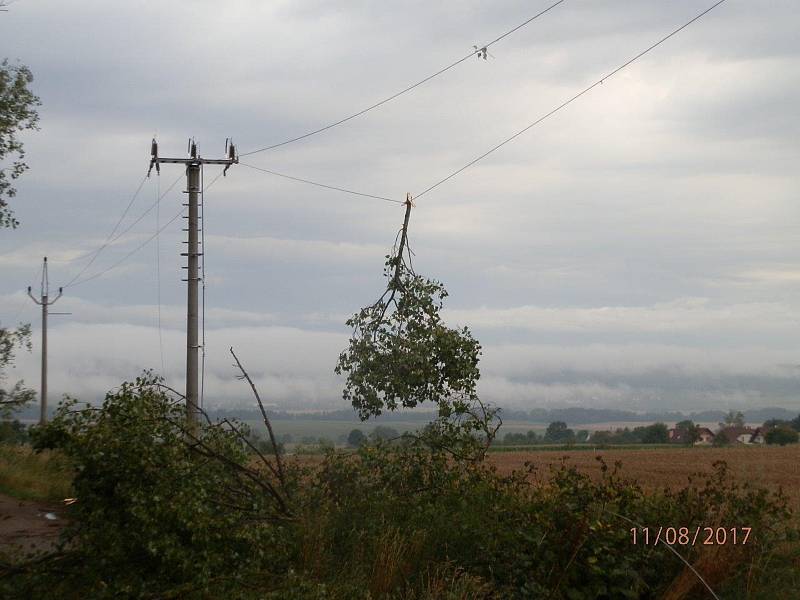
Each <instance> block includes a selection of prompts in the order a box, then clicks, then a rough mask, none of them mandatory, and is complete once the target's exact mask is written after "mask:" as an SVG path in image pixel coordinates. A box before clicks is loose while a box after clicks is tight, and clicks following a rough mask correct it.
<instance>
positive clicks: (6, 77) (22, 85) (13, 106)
mask: <svg viewBox="0 0 800 600" xmlns="http://www.w3.org/2000/svg"><path fill="white" fill-rule="evenodd" d="M32 82H33V74H32V73H31V71H30V69H28V67H25V66H23V65H18V64H17V65H11V64H9V62H8V60H3V61H2V62H0V161H4V160H6V159H7V158H9V157H14V158H13V159H12V161H13V162H12V163H11V166H10V167H9V168H5V169H0V227H12V228H13V227H16V226H17V225H19V222H18V221H17V220H16V219H15V218H14V213H13V212H12V210H11V209H10V208H9V206H8V199H9V198H13V197H14V196H15V195H16V193H17V192H16V190H15V189H14V187H13V186H12V181H13V180H15V179H17V178H19V177H20V175H22V174H23V173H24V172H25V171H27V170H28V165H27V164H26V163H25V161H24V158H25V149H24V147H23V144H22V142H21V141H20V140H19V139H18V138H17V134H18V133H19V132H21V131H24V130H26V129H38V126H37V123H38V121H39V114H38V113H37V111H36V107H37V106H39V105H40V104H41V103H40V101H39V98H38V97H37V96H36V95H35V94H34V93H33V92H32V91H31V90H30V87H29V86H30V84H31V83H32Z"/></svg>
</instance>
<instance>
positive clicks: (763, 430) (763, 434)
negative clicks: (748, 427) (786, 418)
mask: <svg viewBox="0 0 800 600" xmlns="http://www.w3.org/2000/svg"><path fill="white" fill-rule="evenodd" d="M768 431H769V429H768V428H767V427H759V428H757V429H756V430H755V431H754V432H753V435H752V436H750V443H751V444H765V443H766V442H767V432H768Z"/></svg>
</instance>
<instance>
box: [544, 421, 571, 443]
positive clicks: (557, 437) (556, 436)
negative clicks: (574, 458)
mask: <svg viewBox="0 0 800 600" xmlns="http://www.w3.org/2000/svg"><path fill="white" fill-rule="evenodd" d="M544 440H545V441H546V442H551V443H556V444H567V443H570V442H574V441H575V432H574V431H572V429H569V428H568V427H567V424H566V423H564V421H554V422H552V423H550V425H548V426H547V431H546V432H545V434H544Z"/></svg>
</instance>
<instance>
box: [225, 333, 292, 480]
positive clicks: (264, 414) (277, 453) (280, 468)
mask: <svg viewBox="0 0 800 600" xmlns="http://www.w3.org/2000/svg"><path fill="white" fill-rule="evenodd" d="M231 355H232V356H233V359H234V360H235V361H236V366H237V367H238V368H239V370H240V371H241V372H242V378H243V379H246V380H247V383H249V384H250V387H251V388H252V390H253V395H255V397H256V402H258V408H260V409H261V416H262V417H264V425H266V426H267V431H268V432H269V441H270V443H271V444H272V452H273V453H274V454H275V463H276V465H277V467H278V478H279V479H280V481H281V485H283V486H284V487H285V486H286V479H285V477H284V471H283V460H281V453H280V448H278V443H277V442H276V441H275V433H274V432H273V431H272V424H271V423H270V421H269V417H267V411H266V409H265V408H264V403H263V402H262V401H261V396H260V395H259V394H258V390H257V389H256V386H255V384H254V383H253V380H252V379H250V375H248V374H247V371H245V370H244V367H243V366H242V363H241V362H240V361H239V358H238V357H237V356H236V353H235V352H234V351H233V346H231Z"/></svg>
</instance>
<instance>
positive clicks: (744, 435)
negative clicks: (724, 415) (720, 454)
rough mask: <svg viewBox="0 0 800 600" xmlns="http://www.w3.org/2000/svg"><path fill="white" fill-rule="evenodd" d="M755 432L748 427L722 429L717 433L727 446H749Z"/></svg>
mask: <svg viewBox="0 0 800 600" xmlns="http://www.w3.org/2000/svg"><path fill="white" fill-rule="evenodd" d="M753 434H755V430H753V429H752V428H750V427H724V428H723V429H720V430H719V431H718V432H717V435H718V436H722V437H723V439H725V441H726V442H728V443H729V444H750V443H752V442H751V440H752V439H753Z"/></svg>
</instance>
